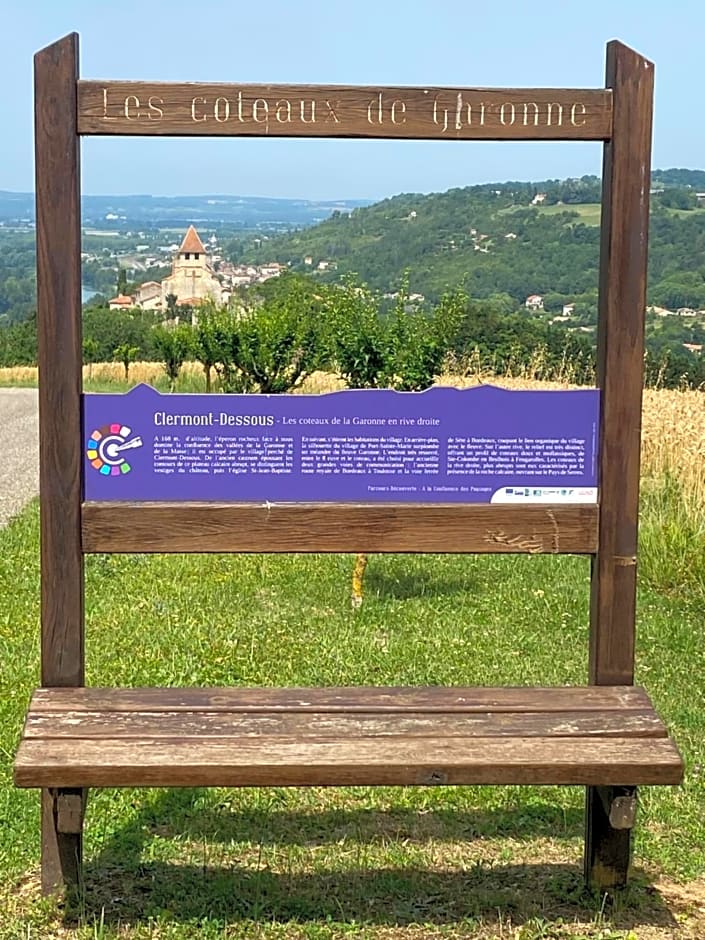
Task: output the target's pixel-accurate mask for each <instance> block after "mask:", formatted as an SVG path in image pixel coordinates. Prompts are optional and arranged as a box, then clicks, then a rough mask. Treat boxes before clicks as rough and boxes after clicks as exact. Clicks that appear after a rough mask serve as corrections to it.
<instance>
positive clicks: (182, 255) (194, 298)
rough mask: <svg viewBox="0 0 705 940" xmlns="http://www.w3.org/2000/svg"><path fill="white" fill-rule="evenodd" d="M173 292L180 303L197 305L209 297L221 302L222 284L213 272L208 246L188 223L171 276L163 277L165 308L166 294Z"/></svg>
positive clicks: (164, 302)
mask: <svg viewBox="0 0 705 940" xmlns="http://www.w3.org/2000/svg"><path fill="white" fill-rule="evenodd" d="M169 294H174V295H175V296H176V298H177V303H179V304H189V305H190V306H195V305H197V304H199V303H200V302H201V301H202V300H205V299H206V297H211V298H212V299H213V300H215V301H216V302H220V300H221V297H222V288H221V285H220V282H219V281H218V278H217V277H216V276H215V274H214V273H213V270H212V269H211V267H210V265H209V263H208V257H207V255H206V249H205V247H204V245H203V242H202V241H201V239H200V237H199V235H198V232H197V231H196V229H195V228H194V227H193V225H189V228H188V231H187V232H186V235H185V236H184V240H183V241H182V242H181V246H180V247H179V250H178V252H177V254H176V255H175V257H174V260H173V263H172V271H171V275H170V276H169V277H166V278H164V280H163V281H162V309H163V310H166V309H167V306H168V304H167V297H168V295H169Z"/></svg>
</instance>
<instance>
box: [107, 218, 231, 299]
mask: <svg viewBox="0 0 705 940" xmlns="http://www.w3.org/2000/svg"><path fill="white" fill-rule="evenodd" d="M171 295H173V296H174V297H176V304H177V305H188V306H190V307H194V306H198V304H200V303H202V302H203V301H204V300H206V299H207V298H210V299H212V300H214V301H215V302H216V303H224V302H226V301H227V300H228V298H229V296H230V291H229V290H227V289H224V288H223V285H222V284H221V282H220V280H219V279H218V277H217V275H216V274H215V272H214V271H213V268H212V267H211V265H210V263H209V260H208V254H207V252H206V249H205V247H204V245H203V242H202V241H201V239H200V237H199V235H198V232H197V231H196V229H195V228H194V227H193V225H190V226H189V228H188V231H187V232H186V235H185V236H184V240H183V241H182V242H181V246H180V247H179V250H178V251H177V253H176V254H175V255H174V259H173V261H172V267H171V274H170V275H169V276H168V277H165V278H164V280H163V281H162V282H161V283H159V282H157V281H147V282H146V283H145V284H140V286H139V287H138V288H137V289H136V290H135V293H134V295H133V296H126V295H123V294H120V295H118V296H117V297H114V298H113V299H112V300H110V301H109V302H108V306H109V308H110V309H111V310H124V309H126V308H129V307H138V308H140V309H142V310H167V308H168V306H169V303H168V298H169V297H170V296H171Z"/></svg>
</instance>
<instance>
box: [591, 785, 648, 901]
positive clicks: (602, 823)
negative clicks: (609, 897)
mask: <svg viewBox="0 0 705 940" xmlns="http://www.w3.org/2000/svg"><path fill="white" fill-rule="evenodd" d="M635 807H636V787H588V788H587V794H586V806H585V810H586V812H585V880H586V882H587V884H588V887H590V888H593V889H595V890H596V891H600V892H605V891H606V892H612V891H614V890H616V889H617V888H623V887H624V886H625V885H626V883H627V878H628V875H629V864H630V861H631V851H632V826H633V825H634V812H635Z"/></svg>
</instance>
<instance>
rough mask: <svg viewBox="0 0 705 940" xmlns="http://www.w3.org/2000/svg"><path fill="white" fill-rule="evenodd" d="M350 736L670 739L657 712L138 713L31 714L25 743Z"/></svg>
mask: <svg viewBox="0 0 705 940" xmlns="http://www.w3.org/2000/svg"><path fill="white" fill-rule="evenodd" d="M263 735H266V736H268V737H272V738H274V737H280V736H288V737H306V738H307V739H310V738H317V739H321V738H340V737H343V738H348V737H382V736H392V735H395V736H396V735H402V736H404V737H438V736H442V737H561V738H565V737H575V736H579V737H586V736H590V737H592V736H597V737H624V738H626V737H643V738H646V737H651V738H659V737H661V738H663V737H666V736H667V732H666V728H665V727H664V725H663V722H662V721H661V720H660V718H659V717H658V715H656V713H655V712H653V711H650V710H647V709H644V710H641V711H626V712H625V713H624V714H620V712H618V711H616V710H613V711H564V712H525V713H517V712H484V713H481V712H469V713H468V714H465V715H462V714H457V713H454V712H451V713H448V714H443V713H441V712H433V713H420V712H405V713H402V714H398V715H392V714H389V713H379V714H371V713H361V712H356V713H354V714H352V715H343V714H340V713H339V712H323V713H314V712H298V713H294V714H282V713H276V712H273V713H265V714H248V713H242V712H237V711H235V712H229V713H228V712H207V711H197V712H192V713H189V712H184V711H180V712H179V711H177V712H174V711H171V712H167V711H164V712H159V711H139V712H125V711H122V712H114V711H110V712H95V711H61V712H45V711H41V712H36V713H34V712H31V713H30V714H29V715H28V717H27V723H26V726H25V738H26V739H27V740H40V739H45V738H61V739H68V738H74V739H82V738H93V739H101V738H103V739H114V740H120V741H122V740H124V739H126V738H141V737H142V738H144V737H152V736H153V737H158V738H161V739H163V740H166V739H169V738H199V739H200V738H204V737H208V738H220V737H225V738H228V737H230V738H232V737H247V736H259V737H261V736H263Z"/></svg>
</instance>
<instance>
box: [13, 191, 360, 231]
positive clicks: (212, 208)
mask: <svg viewBox="0 0 705 940" xmlns="http://www.w3.org/2000/svg"><path fill="white" fill-rule="evenodd" d="M369 202H370V200H365V199H338V200H335V199H333V200H329V201H326V200H312V199H277V198H273V197H268V196H222V195H205V196H149V195H132V196H84V197H83V198H82V200H81V203H82V205H81V210H82V220H83V225H84V226H86V227H90V228H93V229H98V230H100V229H103V230H117V231H128V230H130V229H135V228H138V229H139V228H150V229H151V228H173V229H179V230H183V229H185V228H187V227H188V226H189V225H196V226H198V225H203V226H204V227H208V228H213V227H220V226H223V225H227V226H228V227H231V228H247V229H252V228H262V227H264V228H267V227H274V228H280V229H281V228H291V227H293V226H302V225H313V224H315V223H316V222H320V221H321V220H322V219H325V218H327V217H328V216H329V215H330V214H331V213H332V212H349V211H351V210H352V209H354V208H357V207H359V206H364V205H367V204H368V203H369ZM33 220H34V194H33V193H11V192H4V191H0V222H4V223H6V224H9V223H22V222H24V223H29V222H32V221H33Z"/></svg>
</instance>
